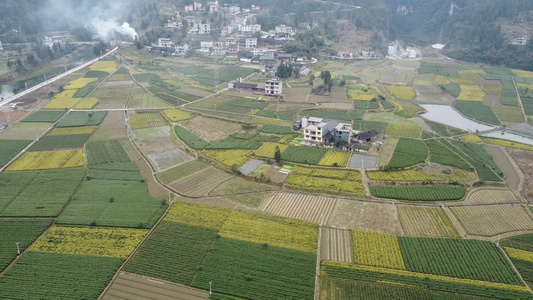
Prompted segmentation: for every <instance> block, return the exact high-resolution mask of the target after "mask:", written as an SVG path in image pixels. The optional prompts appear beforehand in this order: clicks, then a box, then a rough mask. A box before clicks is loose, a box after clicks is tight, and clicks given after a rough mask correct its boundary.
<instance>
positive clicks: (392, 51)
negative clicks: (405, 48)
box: [388, 41, 398, 56]
mask: <svg viewBox="0 0 533 300" xmlns="http://www.w3.org/2000/svg"><path fill="white" fill-rule="evenodd" d="M388 55H389V56H397V55H398V43H396V41H394V42H392V43H390V44H389V51H388Z"/></svg>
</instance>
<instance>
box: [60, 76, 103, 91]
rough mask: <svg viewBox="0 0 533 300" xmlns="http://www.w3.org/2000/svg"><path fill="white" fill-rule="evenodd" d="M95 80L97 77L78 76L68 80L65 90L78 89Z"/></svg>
mask: <svg viewBox="0 0 533 300" xmlns="http://www.w3.org/2000/svg"><path fill="white" fill-rule="evenodd" d="M97 80H98V78H78V79H76V80H73V81H71V82H69V83H68V85H67V86H66V87H65V90H78V89H81V88H83V87H85V86H86V85H88V84H89V83H92V82H95V81H97Z"/></svg>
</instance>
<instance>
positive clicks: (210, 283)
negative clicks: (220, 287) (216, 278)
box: [209, 280, 213, 295]
mask: <svg viewBox="0 0 533 300" xmlns="http://www.w3.org/2000/svg"><path fill="white" fill-rule="evenodd" d="M212 284H213V281H212V280H211V281H209V295H212V292H211V285H212Z"/></svg>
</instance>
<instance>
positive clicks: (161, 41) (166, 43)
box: [157, 38, 174, 47]
mask: <svg viewBox="0 0 533 300" xmlns="http://www.w3.org/2000/svg"><path fill="white" fill-rule="evenodd" d="M172 44H174V43H172V41H171V40H170V39H168V38H158V39H157V47H170V46H172Z"/></svg>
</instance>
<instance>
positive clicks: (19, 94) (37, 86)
mask: <svg viewBox="0 0 533 300" xmlns="http://www.w3.org/2000/svg"><path fill="white" fill-rule="evenodd" d="M117 49H118V47H115V48H114V49H113V50H111V51H109V52H107V53H106V54H104V55H103V56H101V57H98V58H95V59H93V60H91V61H89V62H86V63H84V64H82V65H79V66H77V67H75V68H73V69H70V70H68V71H66V72H65V73H62V74H59V75H57V76H56V77H54V78H52V79H48V80H47V81H44V82H41V83H39V84H38V85H36V86H33V87H31V88H29V89H27V90H25V91H23V92H20V93H18V94H16V95H14V96H11V97H9V98H7V99H6V100H5V101H3V102H1V103H0V106H3V105H6V104H8V103H10V102H12V101H15V100H17V99H18V98H20V97H23V96H26V95H28V94H29V93H31V92H34V91H36V90H38V89H40V88H42V87H43V86H46V85H49V84H50V83H52V82H54V81H56V80H58V79H61V78H63V77H65V76H67V75H69V74H72V73H74V72H76V71H79V70H81V69H83V68H85V67H87V66H90V65H91V64H93V63H95V62H97V61H98V60H100V59H101V58H104V57H106V56H108V55H109V54H111V53H113V52H115V51H116V50H117Z"/></svg>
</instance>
